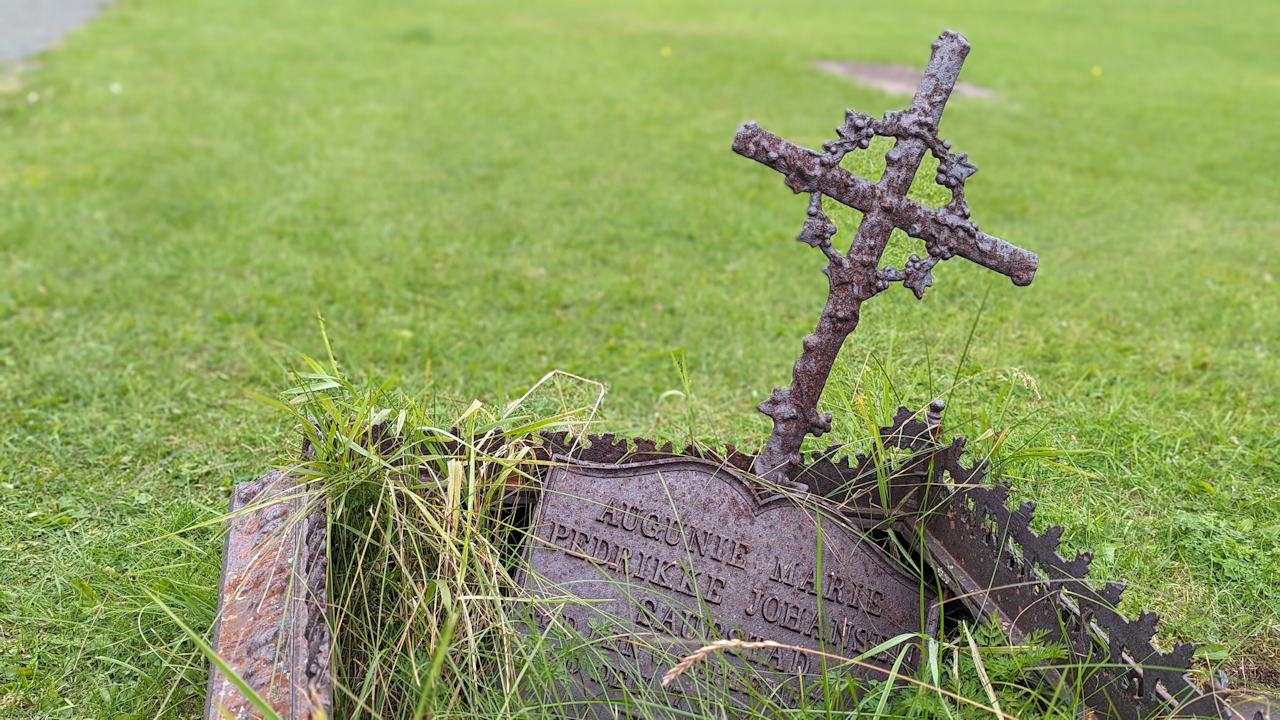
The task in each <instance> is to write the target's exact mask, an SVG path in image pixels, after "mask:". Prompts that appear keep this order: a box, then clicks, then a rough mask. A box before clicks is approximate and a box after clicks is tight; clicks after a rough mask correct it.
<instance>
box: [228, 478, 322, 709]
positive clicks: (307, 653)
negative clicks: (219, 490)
mask: <svg viewBox="0 0 1280 720" xmlns="http://www.w3.org/2000/svg"><path fill="white" fill-rule="evenodd" d="M231 512H232V519H231V521H230V523H229V526H228V528H227V538H226V546H225V548H224V550H223V555H222V579H221V581H220V583H219V593H218V615H217V618H216V620H215V625H214V634H213V649H214V651H215V652H216V653H217V654H218V656H219V657H221V658H222V659H223V660H224V661H225V662H226V663H227V664H228V665H229V666H230V667H231V668H232V669H233V670H234V671H235V672H236V674H237V675H239V676H240V677H241V678H242V679H243V680H244V681H245V682H246V683H248V685H249V687H251V688H253V689H254V691H255V692H256V693H257V694H258V695H259V696H261V697H262V698H263V699H264V700H266V701H267V703H268V704H270V705H271V707H272V708H273V709H274V710H275V711H276V712H277V713H278V714H279V715H280V717H282V718H285V719H286V720H320V719H321V718H325V717H328V716H329V710H330V698H331V689H330V678H329V650H330V634H329V626H328V624H327V623H326V621H325V609H326V595H325V573H326V546H325V542H326V540H325V514H324V504H323V500H322V498H320V497H319V496H318V495H317V494H315V493H312V492H309V491H308V490H307V489H306V488H305V487H304V486H303V485H301V484H300V483H297V482H295V481H293V480H291V479H290V478H289V477H288V476H287V475H286V474H284V473H282V472H278V471H277V472H272V473H270V474H268V475H266V476H264V477H262V478H260V479H258V480H254V481H251V482H246V483H241V484H239V485H237V486H236V487H235V489H234V490H233V491H232V495H231ZM204 715H205V718H206V719H207V720H214V719H215V718H217V719H221V718H224V717H227V716H230V717H234V718H254V717H261V716H262V715H261V713H260V712H259V711H258V710H257V709H256V708H255V707H254V706H253V704H252V703H250V701H249V699H248V698H246V697H245V696H244V694H243V693H241V692H240V691H239V690H238V689H237V688H236V687H235V685H233V684H232V683H231V681H230V679H228V678H227V677H226V676H225V675H224V674H223V673H222V672H221V671H220V670H218V669H217V667H216V666H213V667H211V668H210V671H209V689H208V696H207V699H206V701H205V713H204Z"/></svg>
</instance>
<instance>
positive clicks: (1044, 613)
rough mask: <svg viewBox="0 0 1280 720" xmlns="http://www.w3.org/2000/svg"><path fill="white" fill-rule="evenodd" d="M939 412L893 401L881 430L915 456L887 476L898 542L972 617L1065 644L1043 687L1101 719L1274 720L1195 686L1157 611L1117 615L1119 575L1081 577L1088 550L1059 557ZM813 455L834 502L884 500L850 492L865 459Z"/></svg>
mask: <svg viewBox="0 0 1280 720" xmlns="http://www.w3.org/2000/svg"><path fill="white" fill-rule="evenodd" d="M934 408H936V406H934ZM934 408H931V409H934ZM936 414H937V410H936V409H934V412H933V413H930V414H929V415H928V416H927V417H926V422H920V421H919V420H916V419H915V416H914V414H913V413H912V412H911V411H909V410H907V409H906V408H899V410H898V414H897V415H896V416H895V417H894V421H893V423H892V424H891V425H889V426H886V427H884V428H881V438H882V442H883V443H884V444H885V445H887V446H894V447H897V448H901V449H904V450H909V451H910V453H911V454H910V456H909V457H908V458H907V459H906V460H904V461H903V462H902V463H901V464H900V465H899V466H898V467H897V468H895V469H893V470H892V471H891V472H890V474H889V478H890V480H889V484H890V489H889V491H888V496H889V501H888V502H889V504H891V505H892V506H894V508H896V509H895V510H894V511H892V512H890V513H889V514H888V515H889V518H890V520H891V521H892V522H893V523H894V524H895V525H896V526H898V527H899V528H900V529H901V532H902V536H903V537H904V538H905V539H908V540H910V539H912V538H921V539H922V540H923V547H922V548H920V550H921V552H922V553H923V554H924V557H925V559H926V561H927V562H928V564H929V565H930V566H931V567H932V568H933V569H934V570H935V571H937V572H938V574H939V577H941V578H942V579H943V581H944V583H945V584H947V585H948V586H949V588H950V590H951V591H952V592H953V593H954V594H955V597H956V598H958V599H959V601H960V602H963V603H964V604H965V605H966V606H968V608H969V609H970V610H971V611H973V612H974V613H975V614H976V615H978V616H981V617H987V618H995V619H996V620H998V621H999V622H1000V625H1001V627H1002V628H1003V629H1004V630H1005V632H1006V633H1007V634H1008V636H1009V637H1010V639H1011V641H1013V642H1015V643H1021V642H1024V641H1027V640H1028V639H1030V638H1032V637H1038V638H1039V639H1040V640H1041V641H1043V642H1062V643H1063V644H1064V645H1065V646H1066V647H1067V648H1068V649H1069V650H1070V652H1071V656H1070V657H1068V658H1067V659H1066V660H1065V661H1064V662H1063V663H1061V664H1059V665H1056V666H1050V667H1047V668H1045V669H1044V670H1043V674H1044V675H1045V677H1046V680H1047V681H1048V683H1049V684H1051V685H1054V686H1058V685H1059V684H1060V683H1065V684H1064V685H1062V686H1063V687H1077V686H1079V687H1081V688H1083V690H1084V696H1085V697H1084V700H1085V703H1086V704H1087V705H1088V706H1089V707H1091V708H1093V709H1094V710H1095V711H1097V712H1098V713H1099V714H1100V715H1101V716H1102V717H1107V718H1123V719H1125V720H1130V719H1134V720H1136V719H1138V718H1151V717H1170V716H1172V717H1220V718H1239V719H1240V720H1267V719H1268V718H1272V717H1277V715H1276V714H1275V713H1276V710H1275V707H1276V705H1275V700H1274V698H1269V697H1268V696H1266V695H1254V696H1249V695H1247V694H1245V695H1241V694H1237V693H1224V692H1222V691H1221V690H1218V689H1215V688H1212V687H1208V688H1201V687H1199V686H1197V685H1196V684H1195V683H1194V682H1193V681H1192V680H1191V679H1190V678H1189V677H1188V675H1187V673H1188V671H1189V669H1190V664H1191V660H1192V657H1193V655H1194V653H1195V645H1194V644H1192V643H1178V644H1176V645H1175V646H1174V647H1173V649H1172V650H1170V651H1168V652H1162V651H1160V650H1158V649H1157V648H1156V647H1155V646H1154V645H1153V644H1152V638H1153V637H1154V635H1155V631H1156V622H1157V620H1158V619H1159V616H1158V615H1157V614H1155V613H1150V612H1143V613H1141V614H1140V615H1139V616H1138V617H1137V618H1136V619H1129V618H1127V617H1125V616H1124V615H1122V614H1121V613H1120V612H1119V611H1118V610H1117V609H1116V608H1117V605H1118V603H1119V602H1120V596H1121V593H1122V592H1123V590H1124V583H1122V582H1114V581H1110V582H1107V583H1105V584H1104V585H1103V587H1102V588H1101V589H1099V588H1095V587H1094V586H1093V584H1092V583H1091V582H1090V581H1089V580H1088V579H1087V574H1088V571H1089V563H1090V561H1091V559H1092V556H1091V555H1090V554H1089V553H1077V554H1076V556H1075V557H1074V558H1073V559H1071V560H1067V559H1066V558H1063V557H1062V556H1061V555H1060V554H1059V553H1058V551H1057V550H1058V545H1059V542H1060V538H1061V536H1062V528H1061V527H1059V526H1052V527H1050V528H1048V529H1047V530H1046V531H1045V532H1044V533H1037V532H1035V531H1034V530H1033V529H1032V528H1031V520H1032V513H1033V511H1034V508H1035V505H1034V504H1033V503H1029V502H1024V503H1021V504H1020V505H1019V506H1018V508H1017V509H1016V510H1015V509H1010V508H1009V506H1008V503H1007V501H1008V494H1009V489H1008V485H1006V484H995V485H991V484H984V480H985V478H986V472H987V469H986V464H985V463H984V462H982V461H977V462H975V463H974V464H973V465H972V466H965V465H964V464H962V463H961V456H962V454H963V452H964V440H963V438H958V439H956V440H953V441H952V442H951V443H949V444H942V443H941V442H940V440H939V438H938V430H937V425H938V423H937V420H936ZM827 454H828V455H833V454H834V453H832V452H830V451H829V452H828V453H827ZM814 460H815V462H814V465H813V467H814V468H821V467H822V466H823V464H829V467H828V468H827V470H826V472H831V471H832V470H833V469H834V470H835V471H836V474H846V476H847V478H848V479H847V480H846V482H845V485H844V487H846V488H850V489H852V491H851V494H849V495H846V496H844V497H842V498H841V499H842V501H843V503H844V504H845V506H846V507H847V508H848V511H851V512H857V511H858V510H857V507H858V506H859V505H864V504H871V505H877V504H879V505H884V503H883V502H881V501H879V500H878V499H877V498H876V497H875V496H874V495H871V494H868V493H865V492H862V493H859V492H857V488H859V487H865V485H866V482H867V472H868V470H869V469H870V468H869V467H868V466H867V465H866V461H865V458H860V459H859V462H857V463H855V464H850V463H848V462H847V461H836V462H835V463H831V461H830V460H829V459H819V458H817V457H815V458H814ZM956 601H957V600H955V599H953V600H951V601H950V602H956ZM945 611H946V606H945V604H944V613H945ZM1268 703H1271V704H1270V705H1268ZM1268 713H1271V714H1270V715H1269V714H1268Z"/></svg>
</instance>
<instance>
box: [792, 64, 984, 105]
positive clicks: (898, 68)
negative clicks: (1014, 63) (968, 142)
mask: <svg viewBox="0 0 1280 720" xmlns="http://www.w3.org/2000/svg"><path fill="white" fill-rule="evenodd" d="M813 66H814V67H816V68H818V69H819V70H826V71H827V72H829V73H835V74H836V75H840V76H842V77H847V78H849V79H850V80H853V81H854V82H857V83H861V84H863V85H870V86H871V87H873V88H875V89H877V90H883V91H885V92H887V93H892V94H894V95H915V93H916V87H917V86H918V85H919V84H920V78H921V77H922V76H923V75H924V71H923V70H919V69H916V68H913V67H911V66H910V65H891V64H888V63H873V62H857V61H854V60H814V61H813ZM952 92H953V93H954V94H956V95H970V96H973V97H986V98H990V97H999V95H1000V93H998V92H996V91H995V90H991V89H989V88H984V87H981V86H979V85H972V84H970V83H964V82H958V83H956V86H955V89H954V90H953V91H952Z"/></svg>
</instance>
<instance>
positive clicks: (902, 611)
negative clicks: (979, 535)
mask: <svg viewBox="0 0 1280 720" xmlns="http://www.w3.org/2000/svg"><path fill="white" fill-rule="evenodd" d="M527 561H528V567H527V570H526V571H525V573H524V577H523V578H522V580H521V582H522V584H524V585H525V586H526V587H528V588H529V590H530V591H531V593H532V594H534V595H535V596H540V597H544V598H554V597H563V596H571V597H577V598H582V599H590V602H582V603H566V604H564V605H559V606H555V607H554V608H553V609H552V610H551V611H550V612H548V613H545V615H544V616H542V617H540V620H541V622H539V623H538V624H540V625H541V626H543V627H545V626H546V624H547V623H548V622H549V621H550V620H551V617H552V616H554V618H555V619H556V621H557V622H558V623H562V624H563V627H565V628H567V629H569V630H571V631H575V632H577V633H579V634H581V635H583V636H585V637H586V638H588V639H590V640H594V641H596V642H597V643H598V644H597V653H596V655H597V656H598V657H600V658H601V659H602V660H603V663H602V664H597V663H592V665H594V666H595V667H581V666H575V667H572V668H571V672H572V674H573V682H572V683H571V684H570V686H569V687H568V688H567V690H568V691H569V693H570V695H571V696H573V697H575V698H578V699H584V700H591V701H599V700H607V699H609V698H610V697H613V696H615V695H616V694H617V693H620V692H621V693H625V692H627V691H628V690H629V689H631V688H635V687H637V686H645V685H648V686H651V687H652V688H654V689H656V688H657V685H658V678H659V676H660V675H661V674H662V672H663V671H664V670H665V669H667V668H670V667H671V666H672V665H674V664H675V663H677V662H679V660H680V659H681V658H682V657H684V656H685V655H687V654H688V653H689V652H691V651H692V650H694V649H696V648H697V647H699V646H702V645H705V644H707V643H710V642H712V641H715V640H723V639H728V638H735V639H739V640H743V641H747V642H755V643H760V642H762V641H774V642H778V643H782V644H784V645H787V646H791V647H757V648H754V649H751V650H750V651H748V652H746V653H743V654H734V655H733V656H728V655H718V656H715V657H711V658H709V659H708V660H707V661H706V662H704V663H701V664H699V665H697V666H695V668H694V671H693V672H691V673H689V674H686V675H684V676H682V677H681V678H680V679H679V681H677V682H675V683H674V684H673V686H672V687H670V688H669V691H670V692H671V700H672V702H673V704H677V705H679V704H681V701H680V699H679V697H678V694H679V693H680V692H681V691H683V690H688V689H689V688H688V687H687V683H688V682H691V681H692V680H693V679H694V677H695V676H696V677H700V678H702V679H704V680H705V679H706V677H707V673H711V674H712V676H713V677H717V678H718V679H717V681H716V682H717V684H718V685H720V686H722V687H724V689H725V690H727V691H728V694H729V695H730V696H731V697H733V698H734V700H735V701H736V702H737V703H739V706H738V707H737V708H734V709H735V710H737V711H739V712H746V711H749V710H750V709H751V708H752V707H753V706H754V704H755V702H756V700H757V699H758V698H761V697H765V698H772V699H773V701H775V702H777V701H779V700H781V701H782V702H783V703H785V704H787V705H793V704H795V702H796V699H797V696H798V695H799V694H800V693H801V692H805V689H804V688H802V687H801V683H804V682H806V681H807V687H808V691H809V692H810V693H813V692H817V693H818V694H817V696H816V698H817V699H819V700H821V698H822V695H821V693H822V690H823V685H822V683H821V682H818V681H817V678H818V676H819V674H820V672H821V668H822V667H823V665H824V663H823V662H822V658H821V657H819V656H818V655H816V654H812V653H806V652H803V651H801V650H797V649H795V648H808V649H811V650H817V651H826V652H828V653H833V654H835V655H839V656H843V657H862V656H863V655H864V654H865V655H867V657H866V658H865V660H866V662H867V663H868V664H870V665H872V666H879V667H884V668H889V667H891V666H893V664H894V661H895V659H896V658H897V656H898V654H899V650H900V649H901V650H903V651H904V652H906V653H907V657H906V658H905V659H906V660H907V662H906V666H907V667H912V666H914V664H915V661H916V658H915V651H914V649H913V648H912V647H910V646H911V645H912V644H911V643H906V644H907V645H908V646H909V647H907V648H900V646H901V645H903V643H902V642H901V641H898V642H895V641H894V639H895V638H899V637H900V636H903V635H907V636H909V637H911V638H913V639H914V638H915V637H917V636H918V635H919V634H920V633H921V632H928V633H933V632H935V631H936V627H937V613H938V606H937V603H936V599H937V596H936V594H935V593H933V592H932V591H930V590H927V589H922V587H921V583H920V579H919V578H918V577H915V576H912V575H911V574H909V573H907V572H906V571H905V570H903V569H902V568H901V567H899V566H898V565H896V564H895V563H893V562H892V561H891V560H889V559H888V558H887V557H886V556H885V555H884V553H883V552H882V551H881V550H880V548H878V547H876V546H875V545H873V544H871V543H870V541H869V540H868V539H867V538H866V537H865V536H864V535H862V534H861V533H859V532H857V531H856V530H855V529H853V528H851V526H850V522H849V520H848V519H847V518H843V517H841V514H840V512H839V510H838V509H837V508H836V507H835V506H833V505H830V504H829V503H825V502H823V501H821V500H820V499H817V498H806V499H802V500H801V501H797V499H796V498H795V497H789V496H787V495H784V494H780V493H778V492H776V491H773V490H771V489H769V488H767V487H764V486H762V485H761V484H760V483H759V482H756V481H753V480H751V479H749V478H748V477H747V476H745V475H744V474H743V473H741V472H740V471H738V470H737V469H735V468H733V467H732V466H727V465H725V464H717V463H714V462H711V461H708V460H699V459H693V458H682V457H672V458H666V459H656V460H646V461H641V462H636V463H624V464H617V465H607V464H583V463H565V464H564V465H561V466H559V467H556V468H554V469H552V470H551V471H550V473H549V475H548V477H547V479H546V483H545V486H544V489H543V492H542V496H541V498H540V499H539V501H538V506H537V509H536V511H535V515H534V518H533V522H532V534H531V541H530V543H529V545H528V548H527ZM543 607H545V606H543ZM922 610H923V612H922ZM922 617H923V618H924V620H923V622H922V620H921V618H922ZM878 647H879V648H881V649H880V650H879V651H876V648H878ZM722 663H724V664H722ZM863 674H867V675H871V676H872V677H876V679H884V678H885V677H887V674H884V673H877V672H875V670H874V669H870V670H866V669H864V671H863ZM584 710H585V711H586V714H592V715H595V714H601V713H603V714H606V715H607V714H608V710H607V706H606V705H588V706H584Z"/></svg>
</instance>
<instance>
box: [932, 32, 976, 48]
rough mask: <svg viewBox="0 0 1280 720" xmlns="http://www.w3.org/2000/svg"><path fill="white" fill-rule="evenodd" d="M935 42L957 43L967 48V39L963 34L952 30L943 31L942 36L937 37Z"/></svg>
mask: <svg viewBox="0 0 1280 720" xmlns="http://www.w3.org/2000/svg"><path fill="white" fill-rule="evenodd" d="M935 42H958V43H960V44H961V45H964V46H965V47H969V38H967V37H965V36H964V33H961V32H959V31H957V30H952V29H951V28H947V29H946V30H943V31H942V34H941V35H939V36H938V39H937V40H936V41H935Z"/></svg>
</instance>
